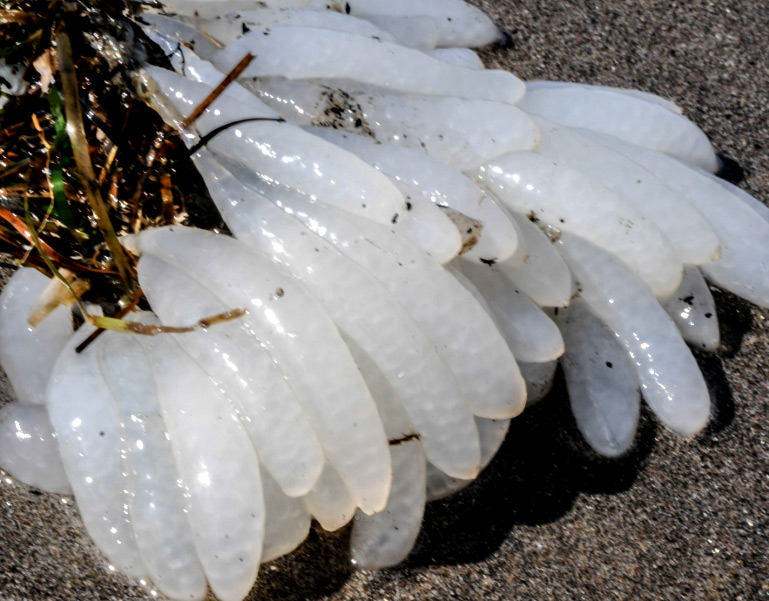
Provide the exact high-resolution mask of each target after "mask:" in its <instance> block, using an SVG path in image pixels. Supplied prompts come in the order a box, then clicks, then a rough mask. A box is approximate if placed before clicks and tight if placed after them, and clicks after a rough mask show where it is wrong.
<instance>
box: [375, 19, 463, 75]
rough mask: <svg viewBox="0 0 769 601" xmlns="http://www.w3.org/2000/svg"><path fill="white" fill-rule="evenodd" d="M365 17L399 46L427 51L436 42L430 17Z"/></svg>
mask: <svg viewBox="0 0 769 601" xmlns="http://www.w3.org/2000/svg"><path fill="white" fill-rule="evenodd" d="M366 19H367V20H368V21H370V22H371V23H373V24H374V25H376V26H377V27H378V28H379V29H381V30H383V31H386V32H387V33H388V34H389V35H391V36H392V37H393V39H394V40H395V41H396V42H397V43H398V44H400V45H401V46H406V47H408V48H414V49H416V50H420V51H422V52H428V53H429V52H430V51H431V50H433V49H434V48H435V46H436V45H437V44H438V38H439V33H438V27H437V25H436V23H435V21H433V20H432V19H431V18H430V17H422V16H414V17H389V16H385V15H383V16H376V15H370V16H367V17H366ZM459 66H462V65H459Z"/></svg>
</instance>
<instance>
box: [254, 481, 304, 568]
mask: <svg viewBox="0 0 769 601" xmlns="http://www.w3.org/2000/svg"><path fill="white" fill-rule="evenodd" d="M262 494H263V495H264V516H265V518H264V545H263V546H262V563H266V562H268V561H272V560H273V559H277V558H278V557H281V556H282V555H285V554H286V553H290V552H291V551H293V550H294V549H296V548H297V547H298V546H299V545H300V544H301V543H302V541H303V540H304V539H305V538H307V534H308V533H309V531H310V525H311V522H312V517H311V516H310V514H309V513H308V512H307V509H306V508H305V506H304V500H303V498H302V497H287V496H286V495H285V494H283V491H282V490H281V489H280V486H278V483H277V482H275V480H273V479H272V477H271V476H270V474H269V473H266V472H262Z"/></svg>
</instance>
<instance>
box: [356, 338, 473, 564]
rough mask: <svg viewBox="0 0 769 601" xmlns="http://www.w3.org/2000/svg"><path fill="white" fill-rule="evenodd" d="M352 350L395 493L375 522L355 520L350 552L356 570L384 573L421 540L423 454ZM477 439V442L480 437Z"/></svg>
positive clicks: (400, 413) (373, 371) (381, 381)
mask: <svg viewBox="0 0 769 601" xmlns="http://www.w3.org/2000/svg"><path fill="white" fill-rule="evenodd" d="M348 344H349V346H350V352H351V353H352V355H353V357H354V359H355V362H356V363H357V364H358V367H359V368H360V370H361V373H362V374H363V377H364V379H365V380H366V385H367V386H368V387H369V390H371V394H372V396H373V397H374V400H375V402H376V404H377V409H378V410H379V415H380V416H381V417H382V423H383V425H384V427H385V433H386V434H387V438H388V440H389V443H390V453H391V456H392V463H393V487H392V490H391V491H390V497H389V498H388V499H387V506H386V507H385V508H384V510H382V511H381V512H379V513H377V514H374V515H372V516H366V515H362V514H360V513H358V515H356V516H355V522H354V523H353V529H352V535H351V537H350V551H351V554H352V561H353V563H354V564H355V565H356V566H357V567H358V568H361V569H376V568H385V567H389V566H392V565H394V564H396V563H398V562H400V561H402V560H403V559H405V558H406V556H407V555H408V554H409V553H410V552H411V549H412V547H413V546H414V542H416V539H417V536H418V535H419V529H420V528H421V526H422V516H423V515H424V507H425V501H426V499H425V453H424V450H423V445H422V442H421V436H420V435H419V434H418V433H417V432H415V430H414V426H413V424H412V423H411V420H410V419H409V417H408V415H407V414H406V412H405V411H404V409H403V407H402V404H401V402H400V400H399V399H398V396H397V395H396V393H395V390H394V389H393V387H392V386H391V385H390V383H389V382H388V380H387V378H385V376H384V374H383V373H382V372H381V371H380V370H379V368H378V367H377V366H376V364H375V363H374V361H372V359H371V357H369V356H368V355H367V354H366V353H365V351H363V349H361V348H360V347H359V346H358V345H356V344H355V343H354V342H353V341H349V340H348ZM473 428H475V423H473ZM474 438H475V440H476V441H477V438H478V435H477V433H475V434H474ZM456 444H457V446H458V447H464V449H465V450H466V451H467V450H469V451H470V452H471V454H474V453H475V450H476V449H475V448H474V445H473V444H468V441H467V440H462V439H457V440H456Z"/></svg>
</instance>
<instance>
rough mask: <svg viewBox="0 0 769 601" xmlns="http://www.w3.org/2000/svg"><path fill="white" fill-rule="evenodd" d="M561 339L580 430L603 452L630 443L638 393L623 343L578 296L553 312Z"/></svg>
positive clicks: (616, 450)
mask: <svg viewBox="0 0 769 601" xmlns="http://www.w3.org/2000/svg"><path fill="white" fill-rule="evenodd" d="M558 325H559V326H560V327H561V331H562V332H563V338H564V341H565V342H566V352H565V353H564V355H563V357H562V358H561V366H562V367H563V373H564V376H565V377H566V386H567V388H568V390H569V402H570V403H571V410H572V413H573V414H574V418H575V419H576V420H577V426H578V427H579V430H580V432H582V436H584V437H585V440H586V441H587V442H588V444H589V445H590V446H591V447H593V449H594V450H595V451H596V452H597V453H599V454H601V455H604V456H606V457H617V456H618V455H621V454H622V453H624V452H625V451H627V450H628V449H629V448H630V447H631V445H632V444H633V437H634V436H635V432H636V428H637V426H638V415H639V412H640V407H641V395H640V394H639V392H638V385H637V384H636V380H635V376H634V374H633V370H632V368H631V365H630V363H629V362H628V355H627V351H626V350H625V348H624V347H623V346H622V344H621V343H620V342H619V341H618V340H617V335H616V334H615V333H614V332H613V331H612V330H611V329H609V328H608V327H607V326H606V324H604V323H603V322H602V321H601V320H600V319H599V318H598V317H597V316H596V315H595V314H594V313H593V312H592V311H591V310H590V308H589V307H588V305H587V303H586V302H585V301H583V300H582V299H579V298H576V299H574V301H572V303H571V304H570V305H569V306H568V308H566V309H561V311H559V314H558Z"/></svg>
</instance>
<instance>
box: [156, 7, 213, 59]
mask: <svg viewBox="0 0 769 601" xmlns="http://www.w3.org/2000/svg"><path fill="white" fill-rule="evenodd" d="M141 19H142V21H146V22H147V23H149V24H150V25H152V27H154V28H155V30H156V31H157V33H159V34H161V35H162V36H164V37H166V38H171V39H173V40H175V41H176V42H178V43H181V44H184V46H186V47H187V48H194V49H195V54H197V55H198V56H200V57H202V58H205V59H206V60H210V59H211V58H212V57H213V56H214V55H215V54H216V53H217V52H219V50H221V48H222V47H221V45H219V44H216V43H214V42H213V41H212V40H211V38H210V37H209V36H207V35H204V34H202V33H201V32H200V31H198V30H197V29H195V28H194V27H193V26H192V25H190V24H189V23H185V22H184V21H180V20H179V19H174V18H171V17H168V16H166V15H159V14H156V13H149V12H145V13H143V14H142V16H141ZM145 31H148V32H149V29H145ZM151 37H153V39H155V41H157V39H156V38H155V37H154V36H151ZM161 47H163V46H162V45H161ZM172 51H173V49H172V50H167V52H169V54H170V53H171V52H172ZM180 52H181V50H180Z"/></svg>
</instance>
